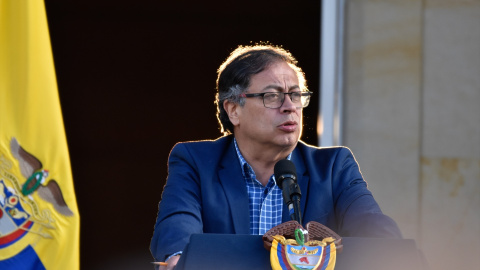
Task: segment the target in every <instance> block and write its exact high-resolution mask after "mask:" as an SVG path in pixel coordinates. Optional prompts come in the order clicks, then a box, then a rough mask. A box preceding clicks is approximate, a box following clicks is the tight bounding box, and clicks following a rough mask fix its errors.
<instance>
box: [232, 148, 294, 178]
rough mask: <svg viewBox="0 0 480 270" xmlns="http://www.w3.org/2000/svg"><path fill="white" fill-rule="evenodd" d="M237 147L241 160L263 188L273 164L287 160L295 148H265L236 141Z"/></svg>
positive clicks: (270, 174) (271, 171)
mask: <svg viewBox="0 0 480 270" xmlns="http://www.w3.org/2000/svg"><path fill="white" fill-rule="evenodd" d="M237 145H238V149H239V150H240V153H242V156H243V158H244V159H245V161H247V163H248V164H249V165H250V166H251V167H252V169H253V171H254V172H255V176H256V177H257V180H258V181H259V182H260V183H261V184H262V185H264V186H265V185H267V183H268V180H269V179H270V177H271V176H272V174H273V168H274V167H275V164H276V163H277V162H278V161H279V160H281V159H285V158H287V156H288V155H289V154H290V153H291V152H292V151H293V149H294V148H295V146H289V147H285V148H281V147H278V148H267V147H261V146H258V145H257V146H255V145H251V144H242V142H239V141H238V140H237Z"/></svg>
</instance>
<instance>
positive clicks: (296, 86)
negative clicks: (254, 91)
mask: <svg viewBox="0 0 480 270" xmlns="http://www.w3.org/2000/svg"><path fill="white" fill-rule="evenodd" d="M270 89H273V90H277V91H279V92H283V91H284V89H283V87H282V86H280V85H275V84H270V85H267V86H265V87H264V88H263V89H262V91H263V92H266V91H267V90H270ZM294 89H300V86H298V85H292V86H290V87H289V88H288V91H291V90H294Z"/></svg>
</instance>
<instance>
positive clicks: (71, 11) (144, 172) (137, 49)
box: [45, 0, 321, 269]
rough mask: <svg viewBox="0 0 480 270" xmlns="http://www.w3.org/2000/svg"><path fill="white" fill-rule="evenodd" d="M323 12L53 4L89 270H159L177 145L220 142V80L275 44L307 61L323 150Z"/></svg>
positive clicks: (309, 121)
mask: <svg viewBox="0 0 480 270" xmlns="http://www.w3.org/2000/svg"><path fill="white" fill-rule="evenodd" d="M320 2H321V1H313V0H305V1H285V0H277V1H262V2H259V1H251V0H247V1H193V0H188V1H168V2H167V1H150V0H142V1H123V0H122V1H112V0H106V1H85V0H84V1H67V0H45V3H46V9H47V16H48V22H49V27H50V36H51V42H52V49H53V54H54V61H55V67H56V73H57V81H58V89H59V94H60V100H61V105H62V110H63V116H64V123H65V129H66V135H67V140H68V145H69V150H70V156H71V164H72V172H73V178H74V184H75V190H76V196H77V202H78V208H79V211H80V215H81V236H80V239H81V246H80V250H81V255H80V258H81V269H153V268H152V266H151V264H150V262H151V261H152V258H151V256H150V253H149V243H150V238H151V236H152V232H153V226H154V223H155V218H156V215H157V209H158V202H159V200H160V196H161V191H162V188H163V185H164V184H165V179H166V175H167V157H168V153H169V151H170V149H171V148H172V147H173V145H174V144H175V143H176V142H179V141H187V140H199V139H214V138H217V137H219V136H220V135H221V134H220V130H219V126H218V123H217V119H216V116H215V113H216V108H215V106H214V96H215V80H216V70H217V68H218V67H219V66H220V64H221V63H222V62H223V60H224V59H225V58H226V57H227V56H228V55H229V53H230V52H231V51H232V50H233V49H234V48H236V47H237V46H238V45H248V44H251V42H253V43H256V42H260V41H264V42H265V41H269V42H271V43H273V44H276V45H283V47H284V48H286V49H288V50H290V51H291V52H292V53H293V55H294V56H295V57H296V58H297V59H298V60H299V65H300V66H301V67H302V68H303V70H304V71H305V73H306V78H307V82H308V86H309V88H310V90H312V91H313V92H315V94H314V96H313V98H312V102H311V104H310V106H309V107H308V108H307V109H305V112H304V114H305V118H304V122H305V128H304V133H303V140H304V141H306V142H307V143H310V144H316V142H317V137H316V121H317V111H318V99H319V91H318V85H319V58H320V56H319V51H320V43H319V42H320Z"/></svg>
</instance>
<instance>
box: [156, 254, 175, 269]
mask: <svg viewBox="0 0 480 270" xmlns="http://www.w3.org/2000/svg"><path fill="white" fill-rule="evenodd" d="M179 259H180V255H175V256H173V257H171V258H170V259H168V261H166V263H168V265H167V266H163V265H162V266H160V268H159V270H173V269H174V268H175V266H176V265H177V263H178V260H179Z"/></svg>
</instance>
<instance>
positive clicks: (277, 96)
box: [239, 91, 313, 109]
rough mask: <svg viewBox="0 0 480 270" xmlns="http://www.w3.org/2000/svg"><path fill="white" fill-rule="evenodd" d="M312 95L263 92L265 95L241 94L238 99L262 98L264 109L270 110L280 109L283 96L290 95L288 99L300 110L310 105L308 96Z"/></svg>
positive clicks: (309, 93) (307, 92) (306, 93)
mask: <svg viewBox="0 0 480 270" xmlns="http://www.w3.org/2000/svg"><path fill="white" fill-rule="evenodd" d="M312 94H313V93H312V92H310V91H305V92H300V91H296V92H290V93H284V92H265V93H255V94H246V93H242V94H240V96H239V97H244V98H249V97H262V98H263V105H264V106H265V107H266V108H270V109H278V108H280V107H282V105H283V102H285V95H290V99H291V100H292V102H293V104H295V106H296V107H297V108H298V109H300V108H305V107H307V106H308V104H309V103H310V96H311V95H312Z"/></svg>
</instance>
